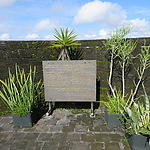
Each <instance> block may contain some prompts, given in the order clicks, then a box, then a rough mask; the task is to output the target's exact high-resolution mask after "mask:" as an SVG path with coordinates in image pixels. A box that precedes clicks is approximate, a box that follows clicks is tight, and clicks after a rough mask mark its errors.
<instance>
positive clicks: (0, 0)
mask: <svg viewBox="0 0 150 150" xmlns="http://www.w3.org/2000/svg"><path fill="white" fill-rule="evenodd" d="M16 1H17V0H0V7H7V6H11V5H12V4H13V3H15V2H16Z"/></svg>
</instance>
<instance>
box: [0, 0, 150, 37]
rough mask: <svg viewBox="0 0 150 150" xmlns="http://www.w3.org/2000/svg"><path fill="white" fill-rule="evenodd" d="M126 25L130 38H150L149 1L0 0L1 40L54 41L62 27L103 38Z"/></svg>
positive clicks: (80, 35)
mask: <svg viewBox="0 0 150 150" xmlns="http://www.w3.org/2000/svg"><path fill="white" fill-rule="evenodd" d="M124 24H130V25H131V26H133V29H132V30H131V32H130V33H129V35H128V37H150V0H107V1H104V0H103V1H101V0H0V40H53V39H54V38H53V31H54V28H56V29H58V30H59V29H60V28H61V27H64V28H66V27H69V29H70V30H72V29H74V31H75V33H76V34H78V39H80V40H81V39H84V40H87V39H104V38H108V36H109V34H110V33H111V32H112V31H113V30H114V29H116V28H117V27H121V26H123V25H124Z"/></svg>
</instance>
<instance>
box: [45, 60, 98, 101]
mask: <svg viewBox="0 0 150 150" xmlns="http://www.w3.org/2000/svg"><path fill="white" fill-rule="evenodd" d="M43 77H44V89H45V99H46V101H96V61H95V60H78V61H43Z"/></svg>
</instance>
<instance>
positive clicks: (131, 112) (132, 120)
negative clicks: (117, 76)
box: [122, 84, 150, 135]
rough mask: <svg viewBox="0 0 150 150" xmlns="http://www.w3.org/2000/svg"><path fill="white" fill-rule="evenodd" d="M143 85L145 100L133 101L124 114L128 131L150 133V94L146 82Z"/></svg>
mask: <svg viewBox="0 0 150 150" xmlns="http://www.w3.org/2000/svg"><path fill="white" fill-rule="evenodd" d="M142 86H143V91H144V95H143V101H142V102H133V105H132V107H131V106H128V107H126V108H125V109H124V110H125V111H124V113H122V114H123V116H124V118H125V119H126V126H125V127H126V130H127V132H129V133H130V134H149V135H150V96H148V95H147V93H146V90H145V87H144V84H142Z"/></svg>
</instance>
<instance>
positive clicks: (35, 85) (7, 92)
mask: <svg viewBox="0 0 150 150" xmlns="http://www.w3.org/2000/svg"><path fill="white" fill-rule="evenodd" d="M15 70H16V71H15V74H12V73H11V71H10V69H9V73H8V79H7V80H5V81H3V80H0V82H1V84H2V89H1V90H0V97H1V98H2V100H3V101H4V102H5V103H6V105H8V107H9V108H10V109H11V111H12V113H14V114H17V115H20V116H24V115H27V114H29V113H31V112H32V110H33V109H34V108H35V107H37V106H38V104H39V101H40V95H41V94H42V92H43V91H42V90H43V83H42V81H41V80H40V81H39V82H36V81H35V76H36V67H34V69H32V67H31V66H30V71H29V73H25V71H24V69H22V70H21V69H20V67H19V66H18V65H17V64H16V66H15Z"/></svg>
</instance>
